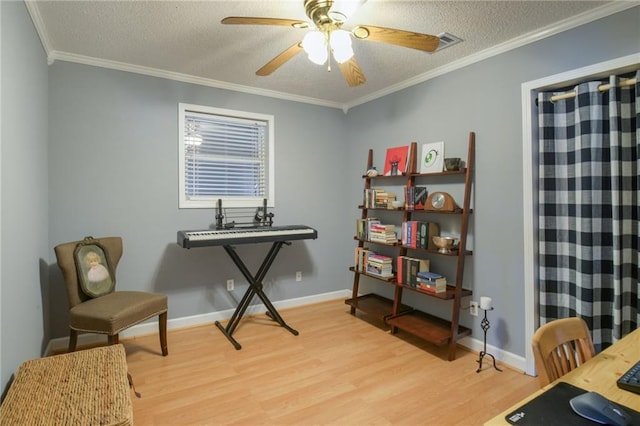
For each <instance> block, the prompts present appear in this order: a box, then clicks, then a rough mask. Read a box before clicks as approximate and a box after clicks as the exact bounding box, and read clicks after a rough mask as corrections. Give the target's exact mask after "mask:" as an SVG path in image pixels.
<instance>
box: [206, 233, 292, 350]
mask: <svg viewBox="0 0 640 426" xmlns="http://www.w3.org/2000/svg"><path fill="white" fill-rule="evenodd" d="M283 244H286V245H291V243H290V242H288V241H276V242H274V243H273V244H272V245H271V248H270V249H269V252H268V253H267V255H266V256H265V258H264V260H263V261H262V265H260V269H258V272H257V273H256V275H255V276H253V275H251V272H249V269H247V267H246V265H245V264H244V262H243V261H242V259H240V256H238V253H236V250H235V249H234V248H233V246H231V245H224V246H223V247H224V249H225V251H226V252H227V254H228V255H229V257H231V260H233V263H235V264H236V266H237V267H238V269H239V270H240V272H241V273H242V275H244V277H245V278H246V279H247V281H248V282H249V288H248V289H247V291H246V292H245V293H244V295H243V296H242V299H241V300H240V303H239V304H238V306H237V307H236V309H235V311H234V312H233V315H231V319H230V320H229V322H228V323H227V326H226V327H224V326H223V325H222V324H221V323H220V321H216V322H215V324H216V327H218V328H219V329H220V331H222V333H223V334H224V335H225V336H226V337H227V339H229V341H230V342H231V344H232V345H233V346H234V347H235V348H236V349H237V350H240V349H242V346H241V345H240V343H238V341H237V340H236V339H234V338H233V332H234V331H235V330H236V327H237V326H238V324H239V323H240V320H241V319H242V317H243V315H244V313H245V312H246V310H247V308H248V307H249V305H250V304H251V300H252V299H253V297H254V296H256V295H257V296H258V297H259V298H260V300H262V303H264V305H265V306H266V307H267V312H266V315H267V316H268V317H269V318H271V319H272V320H274V321H277V322H278V324H280V326H282V327H284V328H286V329H287V330H289V332H291V334H293V335H294V336H297V335H298V331H297V330H294V329H293V328H291V327H289V326H288V325H287V323H285V322H284V320H283V319H282V317H281V316H280V314H279V313H278V311H277V310H276V308H275V307H274V306H273V304H272V303H271V301H270V300H269V298H268V297H267V295H266V294H265V293H264V291H263V290H262V288H263V287H264V286H263V284H262V280H263V279H264V277H265V275H266V274H267V272H268V271H269V268H270V267H271V264H272V263H273V261H274V260H275V258H276V256H277V254H278V252H279V251H280V249H281V248H282V245H283Z"/></svg>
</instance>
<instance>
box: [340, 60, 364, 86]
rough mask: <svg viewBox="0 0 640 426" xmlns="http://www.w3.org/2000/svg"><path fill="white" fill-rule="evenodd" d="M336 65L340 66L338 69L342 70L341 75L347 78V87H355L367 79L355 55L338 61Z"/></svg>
mask: <svg viewBox="0 0 640 426" xmlns="http://www.w3.org/2000/svg"><path fill="white" fill-rule="evenodd" d="M338 67H340V71H342V75H343V76H344V78H345V80H347V84H348V85H349V87H356V86H359V85H361V84H364V83H365V82H366V81H367V79H366V78H365V76H364V73H363V72H362V69H360V65H358V61H356V57H355V56H352V57H351V59H349V60H348V61H346V62H343V63H341V64H340V63H339V64H338Z"/></svg>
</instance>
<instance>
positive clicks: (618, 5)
mask: <svg viewBox="0 0 640 426" xmlns="http://www.w3.org/2000/svg"><path fill="white" fill-rule="evenodd" d="M24 2H25V5H26V7H27V10H28V12H29V14H30V15H31V20H32V21H33V24H34V26H35V28H36V31H37V33H38V36H39V37H40V41H41V43H42V46H43V48H44V50H45V52H46V54H47V62H48V63H49V65H51V64H53V63H54V62H55V61H56V60H58V61H66V62H74V63H79V64H84V65H91V66H96V67H101V68H108V69H114V70H119V71H125V72H131V73H135V74H142V75H148V76H152V77H158V78H165V79H169V80H175V81H180V82H184V83H191V84H197V85H201V86H207V87H215V88H218V89H225V90H232V91H236V92H242V93H248V94H252V95H257V96H266V97H270V98H276V99H282V100H286V101H292V102H301V103H307V104H312V105H319V106H325V107H329V108H338V109H341V110H342V111H343V112H344V113H345V114H347V113H348V111H349V109H351V108H353V107H355V106H358V105H362V104H364V103H367V102H370V101H372V100H375V99H378V98H381V97H384V96H387V95H390V94H392V93H395V92H398V91H400V90H403V89H406V88H408V87H411V86H415V85H416V84H420V83H423V82H425V81H427V80H430V79H433V78H436V77H438V76H441V75H443V74H447V73H449V72H452V71H455V70H457V69H460V68H464V67H466V66H469V65H471V64H474V63H476V62H480V61H483V60H485V59H487V58H491V57H493V56H496V55H499V54H501V53H505V52H508V51H510V50H513V49H517V48H519V47H522V46H525V45H527V44H530V43H534V42H536V41H539V40H542V39H544V38H547V37H551V36H553V35H555V34H558V33H561V32H564V31H567V30H570V29H572V28H575V27H578V26H580V25H584V24H587V23H589V22H592V21H595V20H597V19H600V18H604V17H606V16H609V15H612V14H614V13H618V12H621V11H624V10H627V9H630V8H632V7H636V6H638V5H640V2H638V1H613V2H611V3H607V4H605V5H603V6H601V7H597V8H594V9H592V10H590V11H587V12H584V13H582V14H579V15H576V16H573V17H571V18H567V19H565V20H563V21H560V22H557V23H555V24H553V25H549V26H547V27H544V28H542V29H540V30H536V31H533V32H530V33H528V34H524V35H522V36H519V37H516V38H514V39H512V40H509V41H506V42H504V43H501V44H498V45H496V46H493V47H490V48H488V49H485V50H482V51H480V52H478V53H475V54H472V55H469V56H467V57H465V58H462V59H460V60H457V61H454V62H451V63H449V64H447V65H444V66H441V67H438V68H435V69H433V70H431V71H428V72H426V73H424V74H420V75H418V76H416V77H413V78H411V79H408V80H405V81H403V82H400V83H398V84H394V85H392V86H389V87H387V88H385V89H383V90H379V91H377V92H374V93H372V94H370V95H367V96H364V97H361V98H359V99H356V100H354V101H353V102H346V103H339V102H332V101H327V100H324V99H318V98H311V97H306V96H298V95H292V94H290V93H285V92H278V91H274V90H266V89H258V88H255V87H250V86H244V85H239V84H233V83H228V82H224V81H218V80H213V79H208V78H202V77H196V76H193V75H189V74H182V73H176V72H170V71H165V70H161V69H156V68H150V67H143V66H138V65H132V64H128V63H124V62H117V61H110V60H106V59H100V58H94V57H90V56H84V55H76V54H72V53H66V52H60V51H57V50H54V49H53V48H52V45H51V41H50V39H49V37H48V34H47V31H46V29H45V27H44V23H43V21H42V18H41V16H40V14H39V12H38V8H37V6H36V5H35V2H34V1H32V0H24Z"/></svg>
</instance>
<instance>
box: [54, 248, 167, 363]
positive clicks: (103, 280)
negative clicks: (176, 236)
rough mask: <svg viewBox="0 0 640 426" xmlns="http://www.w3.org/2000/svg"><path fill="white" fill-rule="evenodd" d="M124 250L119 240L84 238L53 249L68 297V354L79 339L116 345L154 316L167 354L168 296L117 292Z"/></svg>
mask: <svg viewBox="0 0 640 426" xmlns="http://www.w3.org/2000/svg"><path fill="white" fill-rule="evenodd" d="M122 250H123V249H122V238H120V237H105V238H96V239H94V238H92V237H87V238H85V239H84V240H82V241H72V242H68V243H63V244H59V245H57V246H56V247H55V248H54V251H55V253H56V259H57V263H58V266H59V267H60V270H61V271H62V276H63V277H64V281H65V284H66V287H67V295H68V297H69V352H73V351H75V349H76V343H77V340H78V333H81V332H84V333H98V334H106V335H107V339H108V344H110V345H112V344H117V343H118V342H119V339H118V334H119V333H120V332H121V331H123V330H124V329H126V328H129V327H131V326H133V325H136V324H138V323H141V322H142V321H145V320H147V319H149V318H152V317H154V316H158V332H159V335H160V349H161V351H162V355H164V356H166V355H167V354H168V349H167V296H166V295H165V294H159V293H152V292H145V291H116V290H115V280H116V275H115V272H116V268H117V266H118V262H119V261H120V258H121V257H122Z"/></svg>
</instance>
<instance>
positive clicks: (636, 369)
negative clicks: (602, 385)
mask: <svg viewBox="0 0 640 426" xmlns="http://www.w3.org/2000/svg"><path fill="white" fill-rule="evenodd" d="M616 384H617V385H618V387H619V388H620V389H624V390H628V391H630V392H635V393H640V361H637V362H636V363H635V364H634V365H633V366H632V367H631V368H629V370H627V372H626V373H624V374H623V375H622V376H620V378H619V379H618V381H617V382H616Z"/></svg>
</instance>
